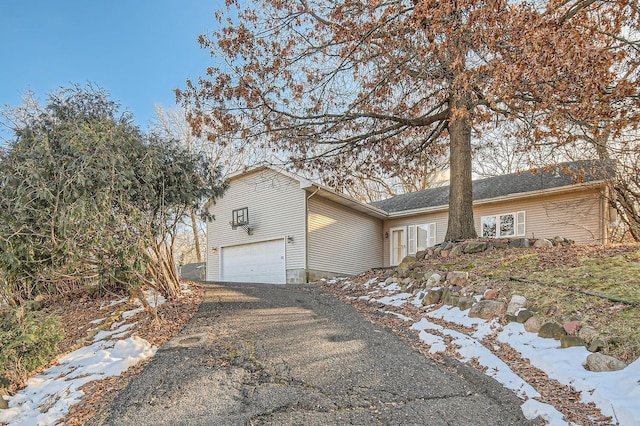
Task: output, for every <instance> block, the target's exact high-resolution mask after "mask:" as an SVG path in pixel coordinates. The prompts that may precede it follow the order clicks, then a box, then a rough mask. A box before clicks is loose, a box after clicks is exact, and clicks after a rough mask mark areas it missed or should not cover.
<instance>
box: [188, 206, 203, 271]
mask: <svg viewBox="0 0 640 426" xmlns="http://www.w3.org/2000/svg"><path fill="white" fill-rule="evenodd" d="M189 214H190V215H191V228H192V229H193V241H194V243H195V245H196V258H197V259H198V263H201V262H202V252H201V251H200V239H199V238H198V222H197V221H196V212H195V210H194V209H193V207H190V208H189Z"/></svg>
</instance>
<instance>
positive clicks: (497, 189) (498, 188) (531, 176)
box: [372, 160, 612, 213]
mask: <svg viewBox="0 0 640 426" xmlns="http://www.w3.org/2000/svg"><path fill="white" fill-rule="evenodd" d="M611 169H612V167H611V164H610V163H605V162H603V161H598V160H581V161H574V162H570V163H559V164H557V165H554V166H551V167H548V168H544V169H540V170H537V171H526V172H520V173H513V174H509V175H503V176H495V177H490V178H485V179H480V180H476V181H473V200H474V201H476V200H486V199H490V198H497V197H503V196H506V195H510V194H519V193H525V192H531V191H540V190H544V189H552V188H560V187H563V186H569V185H573V184H576V183H580V182H584V183H587V182H596V181H601V180H604V179H606V178H607V176H611V173H612V170H611ZM448 203H449V186H442V187H437V188H429V189H425V190H423V191H418V192H412V193H408V194H402V195H397V196H395V197H391V198H387V199H386V200H382V201H377V202H375V203H372V205H374V206H376V207H378V208H380V209H382V210H384V211H386V212H387V213H395V212H401V211H407V210H416V209H424V208H429V207H437V206H446V205H447V204H448Z"/></svg>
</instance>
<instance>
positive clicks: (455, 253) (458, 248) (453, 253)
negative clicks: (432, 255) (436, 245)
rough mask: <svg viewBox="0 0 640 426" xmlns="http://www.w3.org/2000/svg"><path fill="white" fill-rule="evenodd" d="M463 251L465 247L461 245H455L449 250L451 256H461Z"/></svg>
mask: <svg viewBox="0 0 640 426" xmlns="http://www.w3.org/2000/svg"><path fill="white" fill-rule="evenodd" d="M462 252H463V248H462V246H461V245H457V246H454V247H453V248H452V249H451V251H450V252H449V257H456V256H460V255H461V254H462Z"/></svg>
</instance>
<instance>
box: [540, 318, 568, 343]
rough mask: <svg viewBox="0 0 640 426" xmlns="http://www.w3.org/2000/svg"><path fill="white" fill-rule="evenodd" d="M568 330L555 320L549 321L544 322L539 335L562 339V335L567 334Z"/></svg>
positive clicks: (546, 337)
mask: <svg viewBox="0 0 640 426" xmlns="http://www.w3.org/2000/svg"><path fill="white" fill-rule="evenodd" d="M566 335H567V332H566V331H565V329H564V328H563V327H562V326H561V325H560V324H557V323H555V322H548V323H546V324H543V325H542V327H540V330H539V331H538V336H540V337H543V338H545V339H557V340H560V339H561V338H562V336H566Z"/></svg>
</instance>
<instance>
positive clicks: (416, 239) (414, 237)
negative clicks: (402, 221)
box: [407, 222, 436, 254]
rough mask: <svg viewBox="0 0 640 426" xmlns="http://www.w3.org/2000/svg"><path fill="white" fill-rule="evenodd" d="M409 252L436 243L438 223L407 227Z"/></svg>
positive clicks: (411, 252) (412, 252)
mask: <svg viewBox="0 0 640 426" xmlns="http://www.w3.org/2000/svg"><path fill="white" fill-rule="evenodd" d="M407 244H408V246H409V254H415V253H417V252H419V251H420V250H424V249H426V248H427V247H431V246H435V245H436V224H435V222H433V223H425V224H422V225H409V226H408V227H407Z"/></svg>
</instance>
